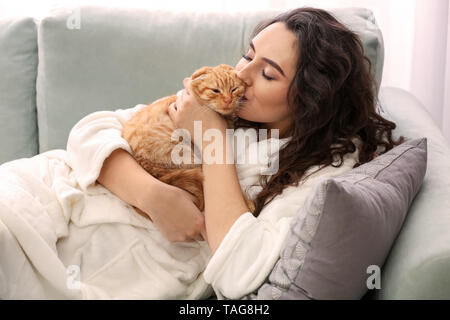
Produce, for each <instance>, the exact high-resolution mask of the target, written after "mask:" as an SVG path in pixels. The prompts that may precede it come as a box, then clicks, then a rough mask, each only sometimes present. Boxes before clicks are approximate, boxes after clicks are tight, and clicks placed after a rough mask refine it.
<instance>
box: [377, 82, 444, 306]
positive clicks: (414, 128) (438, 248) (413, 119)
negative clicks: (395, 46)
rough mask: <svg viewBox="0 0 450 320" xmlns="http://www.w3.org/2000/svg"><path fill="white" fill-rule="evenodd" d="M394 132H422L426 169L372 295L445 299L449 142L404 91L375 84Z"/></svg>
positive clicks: (409, 134)
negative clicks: (425, 153)
mask: <svg viewBox="0 0 450 320" xmlns="http://www.w3.org/2000/svg"><path fill="white" fill-rule="evenodd" d="M380 104H381V107H382V108H383V109H384V112H385V113H382V114H383V116H385V117H386V118H387V119H389V120H391V121H394V122H395V123H396V124H397V128H396V130H395V131H394V136H395V137H397V136H399V135H403V136H405V137H407V138H418V137H427V140H428V159H427V172H426V175H425V179H424V182H423V184H422V187H421V189H420V190H419V192H418V194H417V195H416V197H415V199H414V201H413V203H412V205H411V207H410V210H409V213H408V216H407V218H406V220H405V223H404V225H403V228H402V230H401V232H400V234H399V236H398V238H397V240H396V242H395V244H394V246H393V248H392V250H391V252H390V255H389V257H388V259H387V261H386V263H385V265H384V267H383V272H382V275H381V290H377V291H376V292H375V293H374V298H377V299H450V272H449V270H450V232H449V231H450V214H449V213H450V212H449V210H450V197H449V195H450V148H449V144H448V143H447V141H446V140H445V138H444V137H443V135H442V133H441V131H440V130H439V128H438V127H437V125H436V124H435V123H434V121H433V120H432V118H431V116H430V115H429V113H428V112H427V111H426V109H425V108H424V106H423V105H422V104H421V103H420V102H419V101H418V100H417V99H416V98H415V97H414V96H413V95H411V94H410V93H409V92H407V91H405V90H402V89H398V88H381V90H380Z"/></svg>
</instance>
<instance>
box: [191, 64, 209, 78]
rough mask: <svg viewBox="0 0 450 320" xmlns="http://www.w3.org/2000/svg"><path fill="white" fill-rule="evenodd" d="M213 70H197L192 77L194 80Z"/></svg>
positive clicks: (204, 68) (202, 68)
mask: <svg viewBox="0 0 450 320" xmlns="http://www.w3.org/2000/svg"><path fill="white" fill-rule="evenodd" d="M211 69H212V68H211V67H201V68H200V69H198V70H196V71H195V72H194V73H193V74H192V76H191V79H192V80H194V79H196V78H198V77H200V76H201V75H203V74H205V73H207V72H208V71H210V70H211Z"/></svg>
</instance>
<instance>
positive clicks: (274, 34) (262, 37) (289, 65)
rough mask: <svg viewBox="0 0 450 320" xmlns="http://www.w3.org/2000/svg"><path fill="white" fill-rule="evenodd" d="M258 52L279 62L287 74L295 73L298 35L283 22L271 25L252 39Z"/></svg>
mask: <svg viewBox="0 0 450 320" xmlns="http://www.w3.org/2000/svg"><path fill="white" fill-rule="evenodd" d="M252 43H253V45H254V46H255V49H256V51H257V53H258V54H259V55H261V56H263V57H265V58H269V59H270V60H273V61H275V62H276V63H278V64H279V65H280V66H281V68H282V69H283V70H284V71H285V73H286V75H288V74H289V75H292V76H293V74H295V67H296V65H297V57H298V55H297V47H298V46H297V37H296V36H295V34H294V33H293V32H292V31H290V30H289V29H287V27H286V25H285V24H284V23H282V22H277V23H273V24H271V25H269V26H268V27H266V28H264V29H263V30H261V32H259V33H258V34H257V35H256V36H255V37H254V38H253V40H252Z"/></svg>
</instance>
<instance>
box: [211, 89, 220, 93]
mask: <svg viewBox="0 0 450 320" xmlns="http://www.w3.org/2000/svg"><path fill="white" fill-rule="evenodd" d="M211 90H212V91H214V92H215V93H220V90H219V89H211Z"/></svg>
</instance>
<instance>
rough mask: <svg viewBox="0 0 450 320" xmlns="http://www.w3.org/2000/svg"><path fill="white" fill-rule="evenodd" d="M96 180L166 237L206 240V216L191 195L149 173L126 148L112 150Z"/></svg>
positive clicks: (170, 239)
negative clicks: (151, 222)
mask: <svg viewBox="0 0 450 320" xmlns="http://www.w3.org/2000/svg"><path fill="white" fill-rule="evenodd" d="M97 181H98V182H99V183H101V184H102V185H103V186H104V187H105V188H107V189H108V190H110V191H111V192H112V193H114V194H115V195H116V196H118V197H119V198H120V199H122V200H123V201H125V202H126V203H129V204H130V205H132V206H133V207H135V209H136V211H137V213H139V214H140V215H142V216H144V217H146V218H149V219H150V220H152V221H153V223H154V224H155V226H156V227H157V228H158V229H159V231H161V233H162V234H163V235H164V237H165V238H166V239H167V240H169V241H171V242H178V241H194V240H206V231H205V219H204V216H203V214H202V213H201V212H200V211H199V210H198V208H197V207H196V206H195V205H194V202H193V201H194V197H193V196H192V195H191V194H190V193H188V192H186V191H184V190H182V189H179V188H177V187H174V186H171V185H168V184H166V183H164V182H161V181H159V180H158V179H156V178H154V177H153V176H151V175H150V174H148V173H147V171H145V170H144V169H143V168H142V167H141V166H140V165H139V164H138V163H137V162H136V160H135V159H134V158H133V156H132V155H130V154H129V153H128V152H127V151H125V150H122V149H117V150H115V151H114V152H112V153H111V155H110V156H109V157H108V158H107V159H106V160H105V162H104V163H103V167H102V170H101V172H100V175H99V177H98V179H97Z"/></svg>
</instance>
